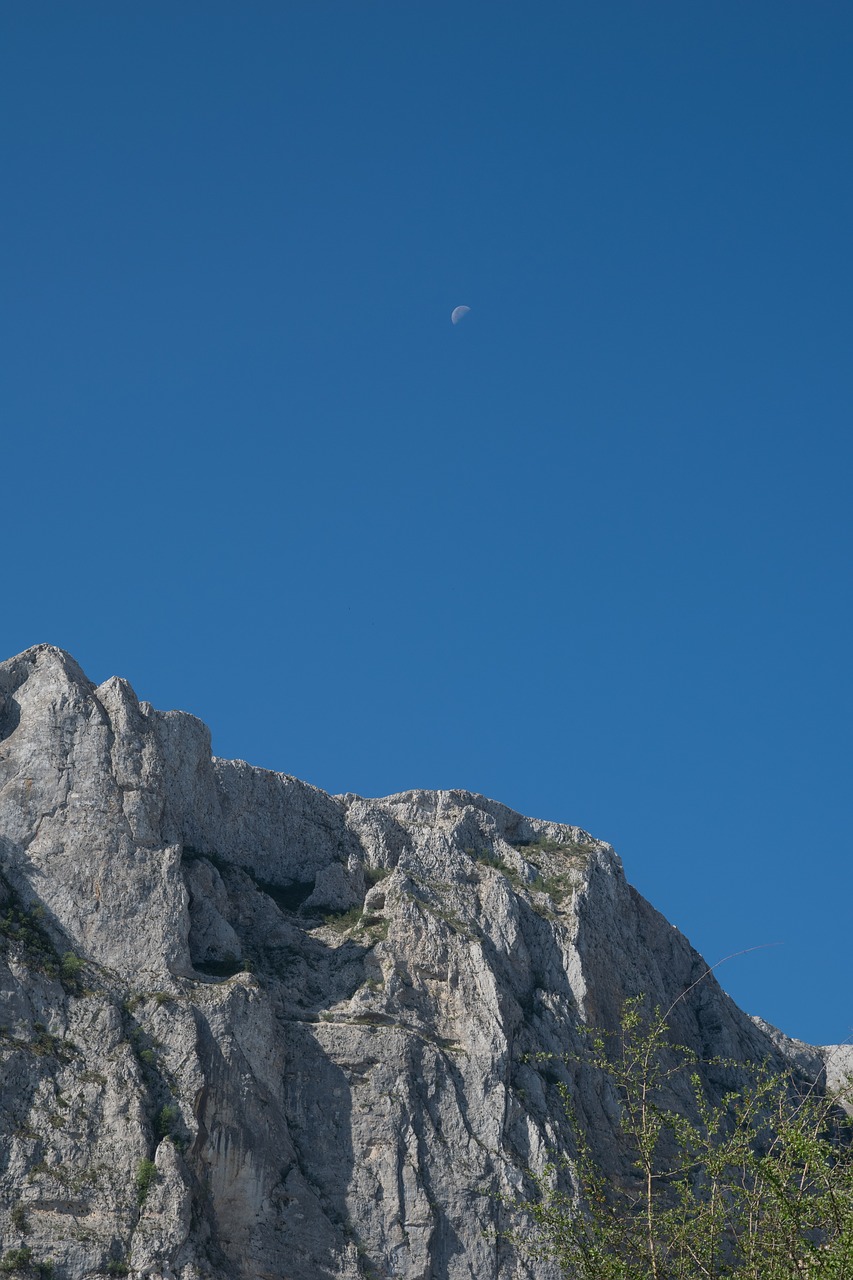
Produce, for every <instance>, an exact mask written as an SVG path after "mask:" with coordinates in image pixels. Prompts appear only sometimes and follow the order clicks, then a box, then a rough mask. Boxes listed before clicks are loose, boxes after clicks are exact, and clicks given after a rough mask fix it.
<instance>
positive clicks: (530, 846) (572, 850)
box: [512, 836, 592, 859]
mask: <svg viewBox="0 0 853 1280" xmlns="http://www.w3.org/2000/svg"><path fill="white" fill-rule="evenodd" d="M512 847H513V849H517V850H518V851H519V853H524V854H528V853H537V852H538V853H558V854H562V855H563V856H564V857H570V858H572V859H578V858H587V857H588V856H589V854H590V853H591V852H592V845H587V844H581V842H580V841H579V840H550V839H549V838H548V837H547V836H538V837H537V838H536V839H535V840H514V841H513V845H512Z"/></svg>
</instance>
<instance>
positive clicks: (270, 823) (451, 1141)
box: [0, 645, 822, 1280]
mask: <svg viewBox="0 0 853 1280" xmlns="http://www.w3.org/2000/svg"><path fill="white" fill-rule="evenodd" d="M0 872H2V880H1V881H0V896H2V905H0V917H2V935H0V942H2V944H3V945H2V954H0V1027H1V1028H2V1029H0V1058H2V1065H0V1073H2V1111H0V1126H2V1133H3V1148H2V1149H3V1158H2V1167H0V1241H2V1249H3V1250H4V1251H8V1250H15V1249H20V1248H29V1249H31V1250H32V1262H31V1267H34V1268H35V1269H36V1270H38V1264H39V1263H40V1262H41V1261H46V1260H48V1259H50V1260H51V1261H52V1262H53V1264H54V1272H55V1275H56V1276H57V1277H58V1280H64V1278H65V1277H68V1278H69V1280H71V1278H74V1280H77V1278H78V1277H100V1276H104V1277H106V1276H108V1275H120V1274H125V1273H130V1274H132V1275H134V1276H137V1275H138V1276H154V1277H158V1276H163V1277H170V1278H171V1277H180V1280H196V1278H197V1277H210V1278H211V1280H213V1278H216V1280H219V1278H220V1277H221V1278H223V1280H225V1278H226V1277H227V1278H228V1280H232V1278H233V1280H238V1278H240V1280H242V1278H243V1277H245V1278H246V1280H250V1278H251V1280H255V1278H258V1277H269V1278H270V1280H272V1278H273V1277H275V1278H279V1277H288V1278H290V1280H322V1278H323V1277H341V1278H346V1280H356V1277H374V1278H377V1280H378V1278H379V1277H401V1278H402V1280H420V1278H422V1277H423V1278H427V1277H430V1278H432V1277H436V1278H438V1277H447V1278H448V1280H473V1278H474V1277H477V1280H484V1278H486V1277H492V1278H493V1280H509V1278H510V1277H522V1276H530V1277H536V1278H537V1280H544V1277H547V1276H548V1275H550V1272H549V1270H548V1267H547V1266H546V1265H544V1264H541V1263H539V1264H537V1263H533V1262H531V1261H529V1260H527V1259H525V1258H523V1257H519V1256H517V1255H515V1254H514V1253H513V1252H512V1250H511V1248H510V1247H509V1245H508V1244H507V1243H506V1242H505V1241H504V1240H503V1239H502V1238H501V1234H500V1233H501V1231H502V1229H503V1228H504V1227H505V1226H507V1225H508V1222H509V1219H508V1217H507V1215H508V1210H507V1209H506V1208H505V1207H504V1200H503V1199H502V1197H506V1196H510V1197H511V1196H512V1194H513V1193H514V1192H515V1191H517V1190H519V1189H521V1188H523V1186H524V1185H525V1182H524V1179H525V1170H527V1169H528V1168H531V1167H532V1168H535V1169H540V1168H541V1167H542V1166H543V1165H544V1164H545V1162H546V1161H547V1159H548V1156H549V1153H550V1152H551V1151H552V1150H554V1149H556V1150H563V1151H568V1152H570V1151H571V1135H570V1132H569V1129H568V1126H567V1123H566V1120H565V1117H564V1114H563V1108H562V1105H561V1102H560V1097H559V1085H560V1083H561V1082H563V1083H565V1084H566V1085H567V1086H568V1088H569V1089H570V1090H571V1092H572V1095H573V1098H574V1104H575V1110H576V1112H577V1115H578V1117H579V1120H580V1122H581V1123H582V1124H583V1126H584V1127H585V1129H586V1131H587V1133H588V1135H589V1140H590V1142H591V1144H592V1146H593V1149H594V1151H595V1152H596V1154H597V1157H598V1159H599V1160H600V1161H601V1163H602V1165H603V1167H604V1168H606V1169H611V1170H613V1171H614V1172H618V1169H619V1167H620V1165H619V1162H620V1156H619V1151H618V1147H617V1145H616V1144H615V1143H614V1141H613V1127H614V1119H615V1112H614V1101H613V1098H612V1097H611V1096H609V1095H608V1094H607V1092H606V1090H603V1089H602V1088H601V1087H600V1084H599V1083H597V1078H596V1076H595V1074H594V1073H592V1072H590V1071H589V1070H584V1066H583V1056H584V1053H585V1051H586V1049H585V1045H586V1041H585V1037H584V1034H583V1026H584V1025H585V1024H588V1023H605V1024H607V1023H610V1024H612V1023H613V1021H614V1019H615V1018H616V1017H617V1013H618V1009H619V1006H620V1003H621V1001H622V1000H623V999H624V998H625V997H626V996H629V995H635V994H636V993H638V992H645V993H647V995H648V999H649V1001H650V1002H651V1003H655V1002H657V1003H660V1004H661V1005H662V1006H663V1007H669V1006H670V1005H672V1003H673V1002H674V1001H675V1000H676V999H677V998H678V997H679V996H680V995H682V994H683V993H685V992H687V994H686V995H685V996H684V998H683V999H682V1000H680V1001H679V1002H678V1003H677V1005H676V1007H675V1009H674V1011H673V1028H674V1033H675V1035H676V1036H677V1038H678V1039H679V1040H680V1041H681V1042H682V1043H686V1044H690V1045H691V1046H693V1047H695V1048H696V1049H697V1050H699V1051H700V1052H701V1053H702V1054H703V1056H706V1057H708V1056H713V1055H725V1056H727V1057H730V1058H735V1059H737V1060H739V1061H741V1062H747V1061H750V1060H759V1061H760V1060H762V1059H764V1058H768V1057H769V1058H771V1059H775V1060H778V1061H779V1062H780V1063H781V1061H782V1055H783V1054H785V1053H790V1052H791V1048H790V1045H786V1043H785V1042H784V1038H780V1037H779V1035H778V1033H776V1032H774V1031H773V1029H772V1028H769V1027H766V1026H765V1025H764V1024H761V1023H758V1022H756V1021H753V1020H752V1019H750V1018H749V1017H747V1016H746V1015H745V1014H744V1013H742V1012H741V1011H740V1010H739V1009H738V1008H737V1007H736V1006H735V1005H734V1004H733V1003H732V1001H731V1000H730V999H729V998H728V997H727V996H726V995H725V994H724V992H723V991H722V990H721V989H720V987H719V986H718V985H717V983H716V982H715V981H714V978H713V976H708V977H706V978H704V980H702V981H699V982H698V985H694V984H697V980H698V979H700V978H701V977H702V975H703V974H704V973H705V971H706V965H705V963H704V962H703V960H702V959H701V957H700V956H699V955H698V954H697V953H696V952H695V951H694V950H693V949H692V947H691V946H690V944H689V943H688V941H687V940H686V939H685V938H684V937H683V936H682V934H681V933H679V932H678V930H677V929H675V928H673V927H672V926H671V925H669V924H668V923H667V921H666V920H664V919H663V918H662V917H661V916H660V915H659V914H658V913H657V912H656V911H655V910H654V909H653V908H652V907H651V906H650V905H649V904H648V903H647V902H646V901H645V900H644V899H643V898H642V897H641V896H640V895H639V894H637V893H636V892H635V891H634V890H633V889H632V888H631V887H630V885H629V884H628V883H627V882H626V880H625V877H624V874H623V870H622V865H621V862H620V860H619V858H618V857H617V855H616V854H615V853H614V851H613V850H612V849H611V848H610V847H609V846H608V845H607V844H604V843H603V842H601V841H599V840H596V839H594V838H593V837H592V836H590V835H589V834H587V833H586V832H585V831H582V830H580V829H578V828H576V827H570V826H562V825H559V824H556V823H551V822H545V821H540V820H536V819H531V818H525V817H523V816H521V815H520V814H518V813H515V812H513V811H512V810H511V809H508V808H506V807H505V806H503V805H501V804H498V803H495V802H493V801H491V800H487V799H484V798H483V797H482V796H477V795H472V794H469V793H466V792H462V791H447V792H438V793H430V792H423V791H413V792H408V793H406V794H403V795H397V796H390V797H388V798H386V799H383V800H366V799H363V798H361V797H359V796H355V795H345V796H329V795H326V794H325V793H323V792H321V791H319V790H317V789H316V788H314V787H311V786H308V785H307V784H305V783H303V782H300V781H298V780H297V779H296V778H292V777H288V776H286V775H283V774H277V773H271V772H267V771H264V770H261V769H256V768H252V767H251V766H249V765H247V764H244V763H243V762H241V761H228V760H219V759H216V758H213V757H211V754H210V738H209V733H208V731H207V729H206V728H205V726H204V725H203V724H202V723H201V722H200V721H198V720H197V719H195V718H194V717H193V716H191V715H187V714H185V713H183V712H160V711H156V710H155V709H154V708H153V707H151V706H150V705H148V704H147V703H145V702H139V701H138V700H137V698H136V696H135V694H134V692H133V690H132V689H131V687H130V686H129V685H128V684H127V682H126V681H124V680H120V679H111V680H108V681H106V683H104V684H103V685H100V686H99V687H97V688H96V687H94V686H93V685H92V684H91V683H90V681H89V680H87V678H86V676H85V675H84V674H83V672H82V671H81V670H80V668H79V667H78V666H77V665H76V663H75V662H74V661H73V660H72V659H71V658H70V657H69V656H68V655H67V654H65V653H63V652H62V651H61V650H58V649H54V648H51V647H50V646H47V645H39V646H37V647H35V648H33V649H30V650H28V651H27V652H26V653H24V654H21V655H20V656H19V657H17V658H13V659H11V660H10V661H8V662H6V663H4V664H2V665H0ZM688 989H689V990H688ZM540 1050H544V1051H553V1052H554V1053H557V1054H559V1053H563V1052H565V1051H571V1052H573V1053H574V1054H575V1055H576V1060H575V1061H573V1062H572V1063H570V1064H565V1063H563V1062H562V1061H560V1060H555V1061H553V1062H551V1063H548V1064H545V1065H543V1064H542V1063H541V1062H538V1061H536V1060H531V1059H530V1058H529V1055H530V1054H532V1053H535V1052H537V1051H540ZM796 1052H797V1053H798V1054H799V1055H800V1065H801V1066H802V1068H803V1069H804V1070H805V1071H807V1072H811V1073H813V1074H817V1073H819V1071H820V1069H821V1065H822V1060H821V1056H820V1053H819V1052H818V1051H816V1050H812V1049H810V1048H809V1047H808V1046H798V1047H797V1048H796ZM709 1070H710V1071H713V1069H710V1068H709ZM711 1083H712V1085H713V1080H712V1081H711ZM722 1087H723V1081H722V1079H721V1080H720V1088H722Z"/></svg>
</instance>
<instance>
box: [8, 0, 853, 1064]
mask: <svg viewBox="0 0 853 1280" xmlns="http://www.w3.org/2000/svg"><path fill="white" fill-rule="evenodd" d="M1 22H2V28H3V35H2V42H0V133H2V153H3V156H4V161H3V185H4V195H3V201H2V210H0V231H2V254H3V275H2V279H3V310H4V322H3V344H2V345H3V359H2V372H0V379H2V404H3V419H4V422H5V424H6V425H5V427H4V429H3V454H2V457H3V476H4V483H3V508H4V515H5V527H6V539H5V543H6V574H5V578H6V585H5V590H4V600H5V606H4V609H3V611H2V615H0V648H1V649H2V655H3V656H8V655H11V654H12V653H15V652H18V651H19V650H21V649H23V648H25V647H27V646H28V645H30V644H33V643H36V642H39V641H49V642H51V643H54V644H58V645H61V646H62V647H64V648H66V649H69V650H70V651H71V652H72V653H73V654H74V655H75V657H77V659H78V660H79V661H80V662H81V664H82V665H83V667H84V668H85V669H86V671H87V672H88V673H89V675H90V676H91V677H92V678H93V679H95V680H98V681H100V680H103V679H105V678H106V677H107V676H109V675H111V674H122V675H124V676H126V677H127V678H128V679H130V681H131V682H132V684H133V685H134V687H135V689H136V691H137V693H138V694H139V696H140V697H143V698H147V699H149V700H150V701H152V702H153V703H154V704H155V705H157V706H160V707H182V708H185V709H187V710H190V711H192V712H194V713H195V714H196V715H199V716H201V717H202V718H203V719H204V720H206V721H207V722H208V723H209V724H210V726H211V728H212V731H213V741H214V749H215V751H216V752H217V753H218V754H220V755H225V756H240V757H242V758H244V759H248V760H250V761H252V762H253V763H256V764H262V765H265V766H267V767H270V768H275V769H281V770H283V771H285V772H288V773H294V774H296V775H298V776H300V777H303V778H306V779H308V780H309V781H311V782H313V783H316V784H317V785H319V786H321V787H323V788H325V789H327V790H330V791H335V792H338V791H357V792H360V793H362V794H365V795H380V794H386V793H389V792H393V791H398V790H404V789H407V788H411V787H430V788H431V787H464V788H469V789H471V790H475V791H481V792H484V793H486V794H487V795H490V796H494V797H496V798H498V799H501V800H503V801H505V802H506V803H508V804H511V805H513V806H515V807H516V808H518V809H521V810H522V811H524V812H527V813H530V814H534V815H537V816H541V817H548V818H552V819H557V820H561V821H566V822H572V823H578V824H580V825H582V826H585V827H587V828H588V829H589V830H591V831H592V832H594V833H595V834H596V835H598V836H600V837H602V838H604V839H607V840H610V841H611V842H612V843H613V844H614V845H615V846H616V847H617V849H618V850H619V851H620V852H621V853H622V855H623V858H624V860H625V864H626V869H627V872H628V875H629V877H630V879H631V880H632V881H633V882H634V883H635V884H636V885H637V886H638V888H639V889H640V890H641V891H642V892H643V893H645V894H646V896H647V897H649V898H650V899H651V900H652V902H653V903H654V904H655V905H656V906H657V907H658V908H659V909H660V910H661V911H663V912H664V913H665V914H666V915H667V916H668V917H669V918H670V919H671V920H672V921H673V922H674V923H675V924H677V925H678V926H679V927H680V928H681V929H682V930H683V931H684V932H685V933H686V934H687V935H688V936H689V937H690V939H691V941H693V943H694V944H695V945H696V946H697V947H699V949H700V950H701V951H702V952H703V954H704V955H705V956H706V957H707V958H708V960H709V961H711V962H713V961H716V960H718V959H719V958H720V957H721V956H724V955H726V954H728V953H729V952H733V951H737V950H740V949H741V948H745V947H750V946H757V945H759V944H764V943H771V942H773V943H776V942H778V943H780V944H781V945H780V946H777V947H773V948H769V949H767V950H761V951H757V952H754V953H752V954H751V955H749V956H745V957H742V958H740V959H737V960H733V961H730V962H729V963H727V964H726V965H725V966H724V967H723V968H722V969H721V970H720V971H719V976H720V979H721V981H722V982H723V985H724V986H726V988H727V989H728V990H729V991H730V992H731V993H732V995H733V996H734V997H735V998H736V999H737V1000H738V1001H739V1002H740V1003H741V1004H742V1005H743V1006H744V1007H745V1008H746V1009H747V1010H748V1011H749V1012H755V1013H760V1014H762V1015H763V1016H765V1017H766V1018H768V1019H769V1020H770V1021H772V1022H775V1023H776V1024H777V1025H779V1026H781V1027H782V1028H783V1029H784V1030H785V1031H787V1032H789V1033H790V1034H793V1035H797V1036H801V1037H803V1038H805V1039H809V1040H812V1041H818V1042H821V1041H823V1042H826V1041H835V1040H839V1039H844V1038H845V1037H846V1036H847V1035H848V1034H850V1032H851V1025H853V1010H851V1004H850V994H849V969H850V966H849V944H848V941H847V934H848V931H849V923H850V903H851V875H850V817H851V814H850V784H849V773H850V755H851V752H850V747H851V728H850V726H851V710H853V708H851V701H853V699H851V679H850V651H851V643H850V641H851V637H850V631H851V597H850V585H849V559H850V550H851V516H850V464H851V454H853V449H851V442H850V422H851V413H850V406H851V390H853V385H852V384H853V373H852V372H851V371H852V370H853V362H852V361H851V298H853V287H851V286H853V259H852V258H851V251H850V228H851V226H853V165H851V163H850V159H851V132H853V129H852V128H851V121H853V88H851V78H850V66H851V63H853V10H851V8H850V6H849V5H848V4H846V3H829V2H827V3H820V4H805V3H796V4H795V3H788V2H787V0H772V2H771V0H750V3H749V4H748V5H747V4H743V3H740V2H739V0H727V2H721V3H716V4H713V5H709V4H698V3H696V4H692V3H690V4H685V3H675V0H673V2H672V3H663V2H658V0H650V2H649V3H643V4H640V3H637V2H636V0H632V2H631V3H627V2H626V0H612V2H608V3H607V4H580V3H575V2H574V0H537V2H536V3H535V4H520V3H514V4H510V3H500V2H497V3H496V2H494V0H490V2H489V3H486V2H485V0H483V2H480V0H471V2H470V3H466V2H465V0H453V3H449V2H446V0H431V2H430V3H429V4H427V3H425V2H418V0H405V2H403V3H401V0H369V2H368V0H336V2H335V3H332V2H330V0H301V2H300V3H290V2H288V0H274V2H273V0H270V2H259V0H258V2H253V0H247V3H243V4H240V5H234V4H232V3H224V2H223V0H203V2H202V0H182V2H181V4H179V5H176V4H174V3H173V2H172V0H168V2H166V0H147V2H146V3H145V4H144V5H129V4H121V5H119V4H116V3H115V2H114V0H99V2H93V0H78V2H77V3H75V4H73V5H69V4H66V3H55V2H54V3H48V2H41V0H34V2H33V3H29V4H26V5H17V6H15V5H7V6H4V8H3V13H2V19H1ZM459 304H465V305H467V306H470V307H471V312H470V314H469V315H468V316H467V317H466V318H465V320H464V321H463V322H462V323H461V324H459V325H458V326H455V327H454V326H452V325H451V324H450V312H451V309H452V308H453V307H454V306H456V305H459Z"/></svg>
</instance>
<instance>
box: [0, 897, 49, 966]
mask: <svg viewBox="0 0 853 1280" xmlns="http://www.w3.org/2000/svg"><path fill="white" fill-rule="evenodd" d="M4 886H5V891H4V893H3V898H4V901H3V908H2V911H0V937H3V938H5V939H6V940H7V943H11V944H12V945H13V946H16V947H17V948H18V949H19V950H20V952H21V955H22V958H23V960H24V963H25V964H27V965H28V966H29V967H30V968H31V969H37V970H39V971H40V972H41V973H46V974H47V975H48V976H49V977H51V978H55V977H56V976H57V974H58V973H59V957H58V955H57V954H56V948H55V947H54V945H53V943H52V941H51V939H50V935H49V934H48V933H47V931H46V929H45V927H44V924H43V920H44V908H43V907H40V906H35V907H31V908H26V907H24V905H23V903H22V902H21V901H20V899H19V898H18V896H17V894H16V893H15V892H14V891H13V890H12V889H10V888H9V887H8V885H5V882H0V889H3V888H4Z"/></svg>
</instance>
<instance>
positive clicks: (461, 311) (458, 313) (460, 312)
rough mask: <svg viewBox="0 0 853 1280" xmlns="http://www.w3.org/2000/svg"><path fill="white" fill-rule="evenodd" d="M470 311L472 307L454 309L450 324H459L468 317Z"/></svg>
mask: <svg viewBox="0 0 853 1280" xmlns="http://www.w3.org/2000/svg"><path fill="white" fill-rule="evenodd" d="M470 310H471V308H470V307H454V308H453V310H452V311H451V313H450V323H451V324H458V323H459V321H460V320H462V319H463V318H464V317H465V316H467V314H468V312H469V311H470Z"/></svg>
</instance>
